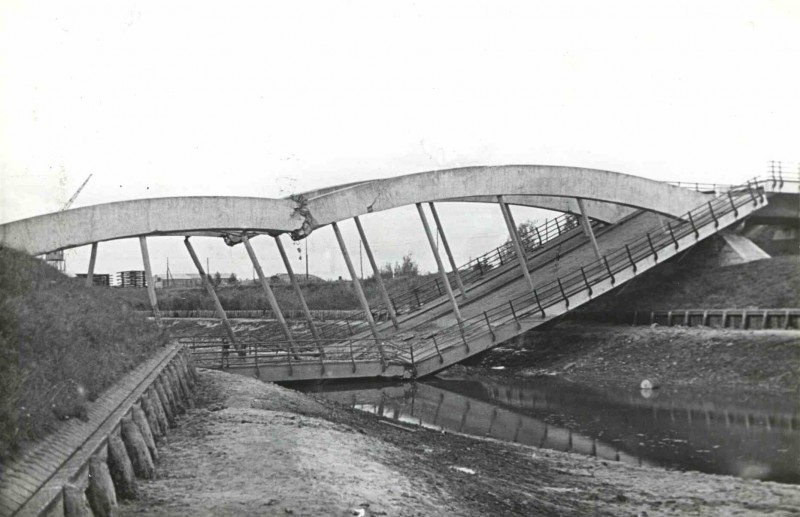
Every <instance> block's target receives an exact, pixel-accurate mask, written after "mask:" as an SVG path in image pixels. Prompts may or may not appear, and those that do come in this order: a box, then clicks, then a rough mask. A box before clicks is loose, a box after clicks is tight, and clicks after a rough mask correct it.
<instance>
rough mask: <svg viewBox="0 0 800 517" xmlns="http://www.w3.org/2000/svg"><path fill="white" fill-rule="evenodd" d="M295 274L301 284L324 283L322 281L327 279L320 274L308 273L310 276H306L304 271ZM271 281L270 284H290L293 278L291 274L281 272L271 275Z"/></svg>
mask: <svg viewBox="0 0 800 517" xmlns="http://www.w3.org/2000/svg"><path fill="white" fill-rule="evenodd" d="M294 276H295V278H297V282H298V283H300V284H305V283H309V284H317V283H322V282H324V281H325V280H323V279H322V278H320V277H318V276H314V275H308V278H306V275H305V274H302V273H301V274H297V273H295V275H294ZM269 283H270V284H290V283H291V280H290V279H289V275H287V274H286V273H280V274H277V275H272V276H271V277H269Z"/></svg>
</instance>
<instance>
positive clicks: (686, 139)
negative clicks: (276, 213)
mask: <svg viewBox="0 0 800 517" xmlns="http://www.w3.org/2000/svg"><path fill="white" fill-rule="evenodd" d="M798 62H800V2H797V1H792V0H785V1H777V0H776V1H767V0H764V1H759V2H738V1H731V0H724V1H710V2H703V1H687V2H680V1H673V2H664V1H659V2H647V1H642V0H636V1H630V2H627V1H603V2H596V1H587V2H576V1H553V2H542V1H539V2H531V1H528V2H497V1H493V2H468V1H457V2H455V1H454V2H415V3H409V2H392V3H389V2H374V1H364V2H341V3H336V4H334V3H333V2H304V1H294V2H286V1H282V2H263V1H258V2H240V1H229V2H205V1H198V0H193V1H191V2H188V1H187V2H177V1H172V2H163V1H154V2H145V1H137V2H124V1H120V2H107V1H100V2H94V3H93V2H63V1H38V2H22V1H16V0H2V2H0V222H7V221H12V220H16V219H20V218H24V217H30V216H33V215H38V214H42V213H47V212H53V211H56V210H58V209H60V208H61V206H62V205H63V204H64V203H65V202H66V201H67V199H69V197H70V196H71V195H72V193H73V192H74V191H75V190H76V189H77V188H78V187H79V185H80V184H81V183H82V182H83V180H84V179H85V178H86V177H87V176H88V175H89V174H90V173H92V174H93V175H94V176H93V177H92V179H91V181H90V182H89V184H88V185H87V186H86V188H85V189H84V191H83V192H82V193H81V195H80V196H79V197H78V200H77V201H76V203H75V205H74V206H75V207H78V206H85V205H90V204H96V203H103V202H110V201H120V200H127V199H137V198H144V197H160V196H176V195H233V196H237V195H239V196H242V195H247V196H265V197H278V196H284V195H287V194H289V193H292V192H300V191H303V190H310V189H315V188H319V187H323V186H327V185H333V184H337V183H343V182H349V181H354V180H361V179H372V178H383V177H388V176H393V175H398V174H404V173H410V172H418V171H425V170H432V169H437V168H448V167H457V166H463V165H476V164H487V165H488V164H506V163H529V164H557V165H575V166H586V167H594V168H600V169H608V170H613V171H619V172H625V173H630V174H636V175H640V176H645V177H649V178H654V179H662V180H674V181H677V180H686V181H697V180H699V181H717V182H737V181H742V180H745V179H747V178H749V177H752V176H755V175H757V174H761V173H762V172H763V171H764V170H765V167H766V163H767V161H768V160H772V159H775V160H791V161H794V162H795V163H796V162H797V161H798V159H800V149H798V142H800V130H798V128H799V127H800V95H798V91H800V81H798V79H800V73H799V72H798V66H797V63H798ZM441 212H442V217H443V219H444V221H443V222H444V225H445V227H446V229H447V230H448V233H449V234H450V238H451V240H452V244H453V246H454V248H455V252H456V254H457V255H458V258H459V260H460V261H464V260H466V259H468V258H469V257H470V256H475V255H477V254H479V253H481V252H482V251H485V250H487V249H488V248H490V247H492V246H495V245H497V244H499V243H501V242H502V241H503V240H504V238H505V230H504V226H503V223H502V217H501V215H500V213H499V210H498V209H497V207H496V206H484V207H481V208H476V207H468V208H464V207H463V206H448V207H443V208H442V209H441ZM543 216H544V214H543V213H542V212H539V211H532V210H522V209H519V210H518V214H517V219H518V220H524V219H526V218H541V217H543ZM364 223H365V227H366V230H367V232H368V234H369V235H371V236H373V237H372V240H373V241H374V242H373V245H374V248H375V251H376V253H377V255H378V258H379V260H380V261H381V262H385V261H392V262H393V261H396V260H399V259H400V257H401V256H402V255H403V254H404V253H406V252H408V251H412V252H414V254H415V256H416V257H417V258H418V260H419V261H420V263H421V265H422V267H423V269H427V270H432V269H433V268H434V263H433V260H432V258H431V255H430V250H429V249H427V248H426V246H427V244H426V241H425V240H424V239H425V238H424V234H423V233H422V228H421V225H420V223H419V220H418V217H417V215H416V213H415V210H414V209H413V207H412V208H411V209H408V208H405V209H398V210H395V211H391V212H388V213H385V214H374V215H370V216H367V217H365V218H364ZM343 226H344V229H345V231H346V235H347V236H348V241H349V243H350V247H351V252H353V254H354V255H357V253H358V240H357V238H356V237H355V231H354V230H353V228H351V226H352V224H350V223H345V224H344V225H343ZM196 241H197V248H198V252H199V254H200V255H201V256H202V257H203V258H205V257H208V258H209V260H210V262H211V270H212V271H221V272H224V273H227V272H231V271H233V272H236V273H238V274H239V275H240V276H246V277H248V278H249V277H250V276H251V271H252V270H251V268H250V265H249V261H248V260H247V256H246V253H245V251H244V250H243V249H241V246H237V247H234V248H228V247H227V246H225V245H224V244H223V243H221V242H220V241H219V240H216V239H214V240H212V239H196ZM150 242H151V255H152V259H153V262H154V270H155V271H156V272H163V271H164V270H165V268H166V258H167V257H169V260H170V269H171V270H172V271H173V272H191V271H192V266H191V262H190V260H189V258H188V256H187V253H186V251H185V249H184V248H183V246H182V243H181V239H178V238H152V239H150ZM253 242H254V244H255V245H256V250H257V252H258V253H259V255H260V257H261V258H262V261H263V264H264V267H265V270H267V272H268V273H272V272H283V268H282V267H281V266H280V263H279V261H278V256H277V253H276V252H275V249H274V246H273V245H272V243H271V242H270V240H269V239H268V238H264V237H262V238H259V239H256V240H254V241H253ZM286 242H287V244H288V239H287V241H286ZM309 242H310V243H309V253H310V255H311V260H310V270H311V273H313V274H317V275H320V276H323V277H328V278H331V277H336V276H339V275H343V276H346V270H345V268H344V263H343V262H342V260H341V257H340V255H339V253H338V250H337V249H335V248H334V245H335V244H334V243H335V241H334V239H333V237H332V232H331V231H330V230H329V229H328V228H323V229H321V230H319V231H318V232H315V234H313V235H312V236H311V238H310V239H309ZM293 255H297V252H296V251H294V252H293ZM67 260H68V262H67V268H68V271H70V272H73V273H74V272H81V271H85V269H86V264H87V262H88V251H87V250H86V249H76V250H73V251H70V252H68V254H67ZM293 260H294V262H295V264H296V266H297V267H298V268H299V269H304V267H305V266H304V263H303V262H302V261H299V260H297V259H296V257H295V258H294V259H293ZM364 267H365V272H367V265H366V259H365V266H364ZM140 268H141V256H140V253H139V248H138V243H136V242H134V241H121V242H117V243H109V244H103V245H101V247H100V251H99V256H98V263H97V267H96V271H97V272H114V271H118V270H121V269H140Z"/></svg>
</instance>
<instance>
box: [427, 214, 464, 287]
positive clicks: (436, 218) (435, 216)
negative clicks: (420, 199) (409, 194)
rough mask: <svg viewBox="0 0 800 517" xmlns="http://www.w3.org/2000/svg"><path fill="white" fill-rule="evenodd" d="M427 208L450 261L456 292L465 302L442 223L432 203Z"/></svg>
mask: <svg viewBox="0 0 800 517" xmlns="http://www.w3.org/2000/svg"><path fill="white" fill-rule="evenodd" d="M428 206H429V207H430V208H431V214H432V215H433V221H434V222H435V223H436V228H437V229H438V231H439V235H441V236H442V244H443V245H444V252H445V253H447V260H448V261H450V270H451V271H453V276H455V277H456V285H458V290H459V291H461V296H462V297H464V299H465V300H466V299H467V290H466V289H464V283H463V282H462V281H461V275H460V274H459V273H458V266H457V265H456V261H455V260H454V259H453V253H452V252H451V251H450V244H449V243H448V242H447V237H446V236H445V234H444V227H442V222H441V221H440V220H439V214H438V213H437V212H436V207H435V206H433V203H428Z"/></svg>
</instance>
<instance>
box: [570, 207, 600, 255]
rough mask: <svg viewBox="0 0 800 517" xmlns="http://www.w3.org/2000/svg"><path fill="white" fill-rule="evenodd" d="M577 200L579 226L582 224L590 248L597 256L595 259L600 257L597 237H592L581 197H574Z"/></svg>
mask: <svg viewBox="0 0 800 517" xmlns="http://www.w3.org/2000/svg"><path fill="white" fill-rule="evenodd" d="M576 199H577V201H578V208H580V210H581V226H583V233H585V234H586V236H587V237H589V241H591V243H592V249H593V250H594V254H595V255H596V256H597V260H600V259H601V258H602V255H601V254H600V247H599V246H598V245H597V239H595V237H594V231H593V230H592V223H591V222H589V216H588V215H586V209H585V208H584V207H583V199H581V198H576Z"/></svg>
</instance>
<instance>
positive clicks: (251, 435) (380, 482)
mask: <svg viewBox="0 0 800 517" xmlns="http://www.w3.org/2000/svg"><path fill="white" fill-rule="evenodd" d="M200 396H201V401H200V404H198V409H195V410H191V411H189V413H187V415H186V416H185V417H184V418H183V420H182V421H181V423H180V426H179V428H178V429H177V431H176V432H173V433H172V434H171V435H170V436H169V438H168V440H169V443H168V444H167V446H166V447H165V448H164V449H163V453H162V454H163V458H162V459H161V463H160V465H159V468H158V472H159V479H157V480H155V481H152V482H147V483H146V485H145V487H146V488H145V489H144V490H143V492H144V496H143V497H142V498H141V499H140V500H137V501H135V502H133V503H131V504H126V505H125V507H124V509H123V512H122V515H134V514H137V513H142V512H143V513H147V514H148V515H193V516H196V515H281V516H285V515H331V516H335V515H408V516H412V515H430V514H431V512H433V511H436V510H437V509H440V508H448V504H449V500H450V497H449V496H448V495H447V494H446V493H443V492H441V491H438V490H432V489H431V488H430V487H426V486H425V485H423V484H421V483H419V481H418V480H416V479H414V478H412V477H409V476H406V475H404V474H402V473H401V472H398V471H397V470H396V469H393V468H392V467H390V466H389V463H390V462H388V461H387V458H388V457H390V456H400V455H401V454H402V451H400V450H398V449H396V448H395V447H393V446H391V445H389V444H387V443H384V442H382V441H380V440H378V439H376V438H374V437H369V436H365V435H364V434H362V433H359V432H357V431H356V430H355V429H353V428H351V427H349V426H347V425H343V424H341V423H336V422H333V421H330V420H327V419H325V415H327V414H329V413H330V410H329V409H327V408H326V407H324V406H322V405H321V404H319V403H317V402H316V401H314V400H312V399H310V398H307V397H305V396H303V395H301V394H298V393H295V392H293V391H290V390H286V389H284V388H281V387H279V386H277V385H274V384H266V383H262V382H259V381H255V380H251V379H247V378H244V377H239V376H234V375H229V374H224V373H220V372H215V371H203V374H202V383H201V395H200ZM354 512H355V513H354ZM361 512H363V513H361Z"/></svg>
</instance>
